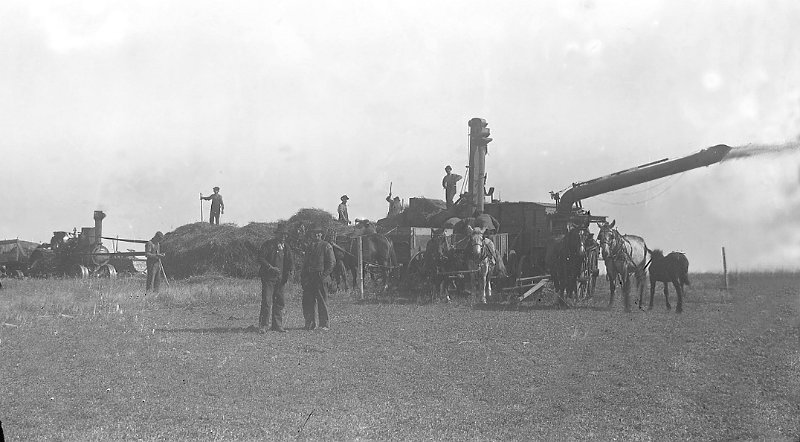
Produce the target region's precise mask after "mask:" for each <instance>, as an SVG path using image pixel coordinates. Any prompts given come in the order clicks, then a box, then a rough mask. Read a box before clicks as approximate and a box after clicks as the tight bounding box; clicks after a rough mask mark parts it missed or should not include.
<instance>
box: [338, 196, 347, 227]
mask: <svg viewBox="0 0 800 442" xmlns="http://www.w3.org/2000/svg"><path fill="white" fill-rule="evenodd" d="M340 199H341V200H342V202H341V203H339V207H338V208H337V210H336V211H337V212H339V222H340V223H342V224H344V225H349V224H350V217H349V216H347V201H348V200H349V199H350V198H348V197H347V195H342V197H341V198H340Z"/></svg>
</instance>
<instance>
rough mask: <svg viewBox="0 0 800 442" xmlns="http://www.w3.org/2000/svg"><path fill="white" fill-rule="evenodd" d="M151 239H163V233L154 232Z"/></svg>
mask: <svg viewBox="0 0 800 442" xmlns="http://www.w3.org/2000/svg"><path fill="white" fill-rule="evenodd" d="M153 239H155V240H161V239H164V234H163V233H161V231H158V232H156V234H155V235H153Z"/></svg>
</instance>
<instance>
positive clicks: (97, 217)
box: [94, 210, 106, 244]
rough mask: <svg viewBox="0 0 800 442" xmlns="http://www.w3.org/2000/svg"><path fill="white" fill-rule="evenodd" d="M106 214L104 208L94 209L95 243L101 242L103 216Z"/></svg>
mask: <svg viewBox="0 0 800 442" xmlns="http://www.w3.org/2000/svg"><path fill="white" fill-rule="evenodd" d="M105 217H106V214H105V213H103V211H102V210H95V211H94V243H95V244H100V243H101V242H103V241H102V236H103V218H105Z"/></svg>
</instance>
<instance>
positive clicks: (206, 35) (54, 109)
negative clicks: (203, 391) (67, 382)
mask: <svg viewBox="0 0 800 442" xmlns="http://www.w3.org/2000/svg"><path fill="white" fill-rule="evenodd" d="M798 23H800V3H798V2H796V1H791V0H787V1H769V2H766V1H707V2H694V1H641V2H640V1H637V2H631V1H603V0H580V1H559V2H544V1H540V2H532V1H529V0H524V1H502V2H486V1H462V0H459V1H447V2H442V1H436V2H430V1H409V0H406V1H402V2H398V1H380V0H367V1H346V0H337V1H326V2H323V1H314V2H310V1H282V2H265V1H237V2H221V1H220V2H210V1H198V0H191V1H162V0H159V1H109V0H96V1H70V2H56V1H52V2H39V1H27V0H26V1H12V0H5V1H3V2H2V3H1V4H0V54H2V58H3V63H0V133H1V134H2V136H0V152H1V156H0V158H1V160H0V164H3V166H4V167H3V173H2V178H0V189H2V195H3V196H2V201H3V210H2V213H0V237H2V238H15V237H19V238H21V239H26V240H31V241H48V240H49V238H50V236H51V234H52V231H54V230H71V229H72V228H73V227H78V229H80V228H81V227H82V226H92V225H93V220H92V212H93V211H94V210H98V209H101V210H104V211H105V212H106V214H107V218H106V220H105V223H104V230H105V234H107V235H119V236H120V237H135V238H145V239H146V238H150V237H151V236H152V234H153V233H154V232H155V231H156V230H163V231H165V232H168V231H171V230H173V229H175V228H177V227H179V226H181V225H184V224H187V223H191V222H196V221H199V220H200V202H199V199H198V195H199V193H200V192H202V193H203V194H206V195H207V194H209V193H211V188H212V187H213V186H220V187H221V188H222V189H221V192H220V193H221V194H222V195H223V196H224V198H225V204H226V212H225V215H223V217H222V222H234V223H236V224H238V225H240V226H241V225H245V224H247V223H248V222H251V221H262V222H263V221H274V220H277V219H281V218H287V217H289V216H291V215H292V214H294V213H295V212H296V211H297V210H298V209H300V208H303V207H318V208H323V209H327V210H329V211H331V212H335V211H336V205H337V204H338V203H339V196H340V195H342V194H343V193H346V194H348V195H349V196H350V198H351V199H350V214H351V218H355V217H366V218H371V219H378V218H381V217H383V216H384V215H385V213H386V208H387V207H386V206H387V204H386V202H385V201H384V198H385V196H386V194H387V192H388V188H389V183H390V182H392V183H393V191H394V194H396V195H399V196H400V197H402V198H403V199H406V200H407V199H408V198H409V197H414V196H425V197H434V198H443V191H442V189H441V184H440V183H441V178H442V175H443V173H444V171H443V168H444V166H445V165H447V164H451V165H452V166H453V169H454V171H455V172H456V173H460V174H462V175H465V167H464V166H465V165H466V164H467V161H468V159H467V150H468V148H467V133H468V127H467V121H468V120H469V119H470V118H473V117H481V118H485V119H486V120H487V121H488V123H489V127H490V128H491V130H492V137H493V138H494V141H493V142H492V143H491V144H490V145H489V156H488V157H487V172H488V176H489V177H488V181H489V182H488V185H490V186H494V187H496V188H497V194H496V195H497V196H499V197H500V198H502V199H504V200H512V201H540V202H550V199H549V194H548V192H549V191H551V190H561V189H563V188H565V187H567V186H569V185H570V184H571V183H573V182H576V181H583V180H587V179H590V178H594V177H597V176H601V175H605V174H608V173H611V172H615V171H618V170H621V169H626V168H629V167H633V166H636V165H640V164H643V163H647V162H650V161H654V160H658V159H662V158H666V157H669V158H675V157H679V156H683V155H688V154H691V153H694V152H696V151H698V150H700V149H702V148H705V147H708V146H712V145H715V144H720V143H724V144H728V145H731V146H738V145H745V144H748V143H784V142H786V141H790V140H796V139H797V137H798V133H800V56H798V54H800V43H799V42H798V41H800V39H798V31H797V24H798ZM583 205H584V207H585V208H590V209H591V210H592V213H593V214H600V215H608V216H609V217H610V218H611V219H616V221H617V225H618V226H619V228H620V230H621V231H622V232H623V233H633V234H638V235H641V236H643V237H644V238H645V239H646V240H647V242H648V245H649V246H650V247H651V248H656V247H658V248H662V249H665V250H667V251H670V250H681V251H685V252H686V253H687V255H688V257H689V260H690V262H691V263H692V264H691V268H690V270H692V271H717V270H720V269H721V252H720V249H721V247H722V246H725V247H726V251H727V254H728V261H729V265H730V267H731V268H733V269H734V270H747V269H769V268H791V269H797V268H800V229H798V228H797V226H798V221H797V220H798V217H800V155H798V153H797V152H796V151H795V152H793V153H790V154H784V155H781V156H763V157H754V158H752V159H742V160H736V161H728V162H725V163H722V164H718V165H713V166H710V167H708V168H704V169H702V170H694V171H690V172H686V173H684V174H682V175H678V176H674V177H671V178H665V179H663V180H659V181H655V182H651V183H647V184H643V185H640V186H637V187H633V188H630V189H624V190H620V191H617V192H614V193H611V194H607V195H601V196H598V197H595V198H591V199H588V200H585V201H584V202H583ZM204 208H205V211H206V213H204V214H203V216H204V218H205V219H207V218H208V213H207V210H208V203H205V206H204Z"/></svg>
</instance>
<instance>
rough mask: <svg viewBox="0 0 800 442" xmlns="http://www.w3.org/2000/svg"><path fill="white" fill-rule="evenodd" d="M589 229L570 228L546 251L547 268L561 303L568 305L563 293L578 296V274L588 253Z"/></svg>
mask: <svg viewBox="0 0 800 442" xmlns="http://www.w3.org/2000/svg"><path fill="white" fill-rule="evenodd" d="M587 238H588V231H587V230H586V229H582V228H577V227H573V228H568V229H567V233H566V234H564V236H562V237H559V238H556V239H555V241H554V242H552V243H551V244H550V246H549V247H548V248H547V251H546V260H545V261H546V264H547V270H548V271H549V272H550V278H551V279H552V280H553V286H554V287H555V290H556V292H557V293H558V294H559V296H558V299H559V305H566V301H565V299H564V298H563V297H561V295H564V294H566V296H567V297H573V298H575V297H577V293H578V275H579V274H580V272H581V266H582V265H583V260H584V256H585V255H586V239H587Z"/></svg>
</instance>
